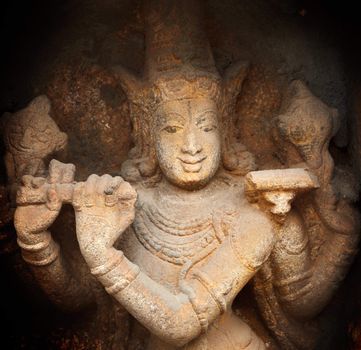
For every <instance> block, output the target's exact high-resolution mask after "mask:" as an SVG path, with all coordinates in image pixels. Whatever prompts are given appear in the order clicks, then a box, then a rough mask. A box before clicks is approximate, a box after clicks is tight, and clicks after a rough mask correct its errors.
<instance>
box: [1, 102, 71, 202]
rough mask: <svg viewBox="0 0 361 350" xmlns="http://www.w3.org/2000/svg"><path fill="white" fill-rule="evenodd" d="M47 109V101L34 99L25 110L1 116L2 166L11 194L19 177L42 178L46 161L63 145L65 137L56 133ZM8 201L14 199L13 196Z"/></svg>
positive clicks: (48, 106) (48, 103)
mask: <svg viewBox="0 0 361 350" xmlns="http://www.w3.org/2000/svg"><path fill="white" fill-rule="evenodd" d="M50 109H51V104H50V100H49V99H48V98H47V97H46V96H38V97H37V98H35V99H34V100H33V101H31V102H30V104H29V105H28V106H27V107H26V108H24V109H22V110H20V111H18V112H16V113H14V114H11V113H5V114H4V115H3V116H2V123H3V138H4V143H5V148H6V154H5V165H6V170H7V176H8V184H9V186H10V187H11V188H12V189H11V193H14V192H15V191H16V187H17V185H18V181H19V180H20V179H21V178H22V176H23V175H32V176H44V175H45V174H46V164H45V163H46V161H49V160H50V159H49V158H50V157H51V156H52V155H53V154H54V153H55V152H57V151H60V150H63V149H64V148H65V146H66V144H67V141H68V138H67V135H66V134H65V133H63V132H60V130H59V128H58V126H57V125H56V124H55V122H54V120H53V119H52V118H51V117H50ZM11 197H12V199H14V195H13V194H12V195H11ZM13 202H14V200H13ZM14 203H15V202H14Z"/></svg>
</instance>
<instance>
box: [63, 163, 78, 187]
mask: <svg viewBox="0 0 361 350" xmlns="http://www.w3.org/2000/svg"><path fill="white" fill-rule="evenodd" d="M74 174H75V165H74V164H71V163H69V164H63V166H62V174H61V183H71V182H73V181H74Z"/></svg>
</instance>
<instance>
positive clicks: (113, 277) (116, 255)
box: [90, 251, 140, 295]
mask: <svg viewBox="0 0 361 350" xmlns="http://www.w3.org/2000/svg"><path fill="white" fill-rule="evenodd" d="M122 263H123V264H122ZM125 265H126V267H127V270H126V271H125V272H124V271H123V270H124V267H125ZM90 272H91V274H92V275H94V276H96V277H97V278H98V279H99V281H100V282H101V283H102V284H103V285H104V287H105V290H106V291H107V292H108V293H109V294H112V295H114V294H117V293H119V292H120V291H122V290H123V289H124V288H126V287H128V286H129V285H130V284H131V283H132V282H133V281H134V280H135V279H136V278H137V276H138V274H139V272H140V269H139V267H138V266H137V265H133V264H131V265H130V266H129V264H124V253H123V252H122V251H116V252H113V253H112V255H111V256H110V257H109V260H108V261H107V262H106V263H105V264H104V265H101V266H97V267H95V268H92V269H91V270H90ZM114 281H115V282H114Z"/></svg>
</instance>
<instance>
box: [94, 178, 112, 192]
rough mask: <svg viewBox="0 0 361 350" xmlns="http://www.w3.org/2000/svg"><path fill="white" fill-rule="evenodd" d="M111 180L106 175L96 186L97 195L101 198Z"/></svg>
mask: <svg viewBox="0 0 361 350" xmlns="http://www.w3.org/2000/svg"><path fill="white" fill-rule="evenodd" d="M112 179H113V178H112V177H111V176H110V175H108V174H105V175H103V176H101V177H100V179H99V181H98V182H97V185H96V191H97V193H98V194H100V195H102V196H103V195H104V194H105V190H106V189H107V188H108V187H109V184H110V183H111V181H112Z"/></svg>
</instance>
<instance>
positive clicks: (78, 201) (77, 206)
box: [72, 182, 84, 211]
mask: <svg viewBox="0 0 361 350" xmlns="http://www.w3.org/2000/svg"><path fill="white" fill-rule="evenodd" d="M83 190H84V182H77V183H76V184H75V186H74V191H73V200H72V203H73V208H74V210H76V211H80V210H81V208H82V206H83V204H84V203H83V197H84V196H83Z"/></svg>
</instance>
